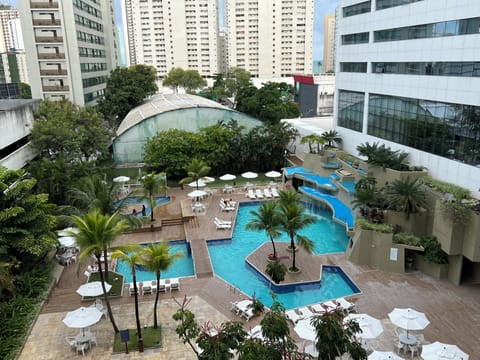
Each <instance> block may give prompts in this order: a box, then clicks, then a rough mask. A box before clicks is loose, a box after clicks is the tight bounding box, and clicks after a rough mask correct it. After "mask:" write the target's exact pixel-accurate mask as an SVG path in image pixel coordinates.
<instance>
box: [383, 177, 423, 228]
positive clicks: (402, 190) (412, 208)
mask: <svg viewBox="0 0 480 360" xmlns="http://www.w3.org/2000/svg"><path fill="white" fill-rule="evenodd" d="M385 195H386V197H387V200H388V202H389V204H390V208H392V209H395V210H398V211H402V212H404V213H405V216H406V218H407V219H408V218H410V214H413V213H416V212H418V211H419V210H420V209H421V208H422V207H424V206H425V204H426V200H425V190H424V189H423V188H422V184H421V183H420V182H419V181H417V179H412V180H410V177H407V178H406V179H395V180H394V181H393V182H392V183H390V184H389V185H388V186H387V187H386V189H385Z"/></svg>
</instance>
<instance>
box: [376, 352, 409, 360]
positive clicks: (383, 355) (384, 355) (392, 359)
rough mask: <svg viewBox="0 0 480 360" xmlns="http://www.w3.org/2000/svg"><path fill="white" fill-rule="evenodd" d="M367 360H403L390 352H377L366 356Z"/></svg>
mask: <svg viewBox="0 0 480 360" xmlns="http://www.w3.org/2000/svg"><path fill="white" fill-rule="evenodd" d="M368 360H403V359H402V358H401V357H400V356H398V355H396V354H395V353H393V352H391V351H377V350H375V351H374V352H373V353H371V354H370V355H368Z"/></svg>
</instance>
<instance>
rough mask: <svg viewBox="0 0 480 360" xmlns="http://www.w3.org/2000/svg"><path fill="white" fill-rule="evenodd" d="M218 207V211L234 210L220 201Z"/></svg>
mask: <svg viewBox="0 0 480 360" xmlns="http://www.w3.org/2000/svg"><path fill="white" fill-rule="evenodd" d="M219 205H220V209H222V211H233V210H235V207H233V206H227V205H226V204H224V203H223V202H222V201H220V203H219Z"/></svg>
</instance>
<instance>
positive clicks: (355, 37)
mask: <svg viewBox="0 0 480 360" xmlns="http://www.w3.org/2000/svg"><path fill="white" fill-rule="evenodd" d="M368 35H369V34H368V32H363V33H356V34H347V35H342V45H352V44H368V39H369V36H368Z"/></svg>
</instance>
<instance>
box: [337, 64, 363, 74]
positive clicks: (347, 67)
mask: <svg viewBox="0 0 480 360" xmlns="http://www.w3.org/2000/svg"><path fill="white" fill-rule="evenodd" d="M340 71H341V72H359V73H366V72H367V63H366V62H342V63H340Z"/></svg>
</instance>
